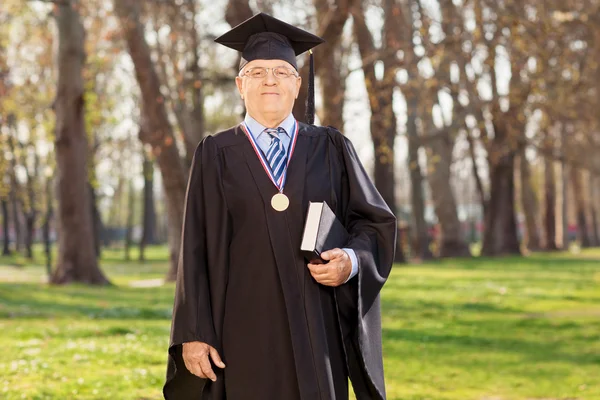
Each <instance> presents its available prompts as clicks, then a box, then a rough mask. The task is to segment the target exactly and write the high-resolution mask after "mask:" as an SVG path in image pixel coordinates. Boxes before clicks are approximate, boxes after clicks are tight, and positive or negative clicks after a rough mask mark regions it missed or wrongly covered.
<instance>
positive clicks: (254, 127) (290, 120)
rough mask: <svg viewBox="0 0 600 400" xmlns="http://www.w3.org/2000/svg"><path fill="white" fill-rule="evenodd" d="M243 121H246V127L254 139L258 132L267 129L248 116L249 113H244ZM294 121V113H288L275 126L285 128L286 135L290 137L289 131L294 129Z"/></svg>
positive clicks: (258, 134)
mask: <svg viewBox="0 0 600 400" xmlns="http://www.w3.org/2000/svg"><path fill="white" fill-rule="evenodd" d="M244 122H245V123H246V125H247V126H248V128H250V133H251V134H252V136H254V138H255V139H256V138H258V136H260V134H261V133H262V132H263V131H264V130H265V129H267V127H266V126H263V125H261V124H260V123H259V122H258V121H256V120H255V119H254V118H252V117H251V116H250V114H248V113H246V117H245V118H244ZM295 122H296V119H295V118H294V114H292V113H290V115H288V116H287V118H286V119H284V120H283V121H281V123H280V124H279V126H277V128H279V127H281V128H283V129H284V130H285V134H286V135H287V136H288V137H291V132H292V129H294V123H295Z"/></svg>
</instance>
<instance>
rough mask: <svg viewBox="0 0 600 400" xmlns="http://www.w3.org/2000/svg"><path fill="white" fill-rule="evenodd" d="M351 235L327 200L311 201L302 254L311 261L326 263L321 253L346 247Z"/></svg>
mask: <svg viewBox="0 0 600 400" xmlns="http://www.w3.org/2000/svg"><path fill="white" fill-rule="evenodd" d="M349 236H350V235H349V234H348V231H347V230H346V228H345V227H344V225H343V224H342V223H341V222H340V220H339V219H338V218H337V217H336V216H335V213H334V212H333V211H331V208H329V206H328V205H327V203H326V202H310V203H309V206H308V213H307V214H306V221H305V223H304V232H303V234H302V244H301V246H300V250H302V254H303V255H304V257H305V258H306V259H307V260H308V261H309V262H310V261H313V260H317V261H320V262H322V263H326V261H324V260H323V259H322V258H321V253H322V252H324V251H327V250H331V249H334V248H336V247H339V248H342V247H344V246H345V245H346V243H347V242H348V239H349Z"/></svg>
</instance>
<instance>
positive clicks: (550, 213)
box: [544, 157, 558, 250]
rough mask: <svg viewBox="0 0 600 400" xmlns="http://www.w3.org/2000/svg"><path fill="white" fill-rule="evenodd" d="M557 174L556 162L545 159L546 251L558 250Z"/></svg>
mask: <svg viewBox="0 0 600 400" xmlns="http://www.w3.org/2000/svg"><path fill="white" fill-rule="evenodd" d="M555 179H556V173H555V171H554V160H552V159H551V158H549V157H546V158H544V187H545V190H544V194H545V199H546V207H545V208H546V215H545V218H544V222H545V227H546V250H558V245H557V244H556V184H555Z"/></svg>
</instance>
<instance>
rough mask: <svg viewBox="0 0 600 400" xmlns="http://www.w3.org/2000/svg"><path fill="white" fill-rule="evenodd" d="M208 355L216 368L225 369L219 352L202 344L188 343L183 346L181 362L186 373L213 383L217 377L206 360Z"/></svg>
mask: <svg viewBox="0 0 600 400" xmlns="http://www.w3.org/2000/svg"><path fill="white" fill-rule="evenodd" d="M209 355H210V357H211V358H212V360H213V362H214V363H215V365H216V366H217V367H219V368H225V364H224V363H223V361H221V357H220V356H219V352H218V351H217V350H216V349H215V348H214V347H211V346H209V345H208V344H206V343H203V342H188V343H184V344H183V362H184V363H185V367H186V368H187V369H188V371H190V372H191V373H192V374H194V375H196V376H199V377H200V378H208V379H210V380H211V381H213V382H215V381H216V380H217V376H216V375H215V373H214V371H213V370H212V367H211V365H210V361H209V360H208V357H209Z"/></svg>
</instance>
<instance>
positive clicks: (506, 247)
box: [481, 116, 521, 256]
mask: <svg viewBox="0 0 600 400" xmlns="http://www.w3.org/2000/svg"><path fill="white" fill-rule="evenodd" d="M500 118H502V117H498V118H496V117H494V132H495V137H494V139H493V141H492V143H491V149H490V152H489V154H488V164H489V170H490V198H489V203H488V205H487V213H486V216H485V232H484V235H483V248H482V249H481V254H482V255H484V256H500V255H508V254H521V249H520V247H519V240H518V236H517V221H516V218H515V183H514V161H515V153H514V150H513V149H511V147H510V143H508V131H507V129H508V128H507V126H506V123H505V122H503V121H498V119H500ZM504 118H506V116H505V117H504Z"/></svg>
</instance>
